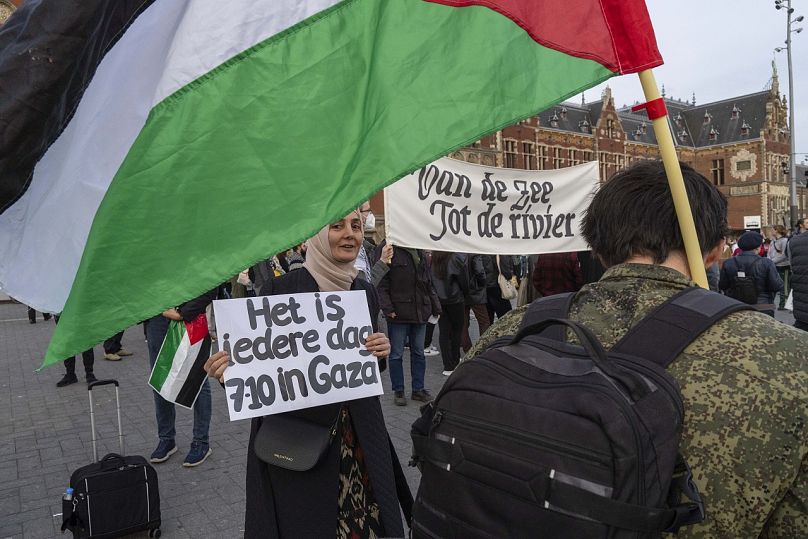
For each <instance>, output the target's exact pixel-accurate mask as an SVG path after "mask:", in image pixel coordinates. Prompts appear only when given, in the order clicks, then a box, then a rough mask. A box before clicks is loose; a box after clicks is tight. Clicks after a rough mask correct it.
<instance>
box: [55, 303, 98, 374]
mask: <svg viewBox="0 0 808 539" xmlns="http://www.w3.org/2000/svg"><path fill="white" fill-rule="evenodd" d="M53 320H54V321H55V322H56V323H57V324H58V323H59V315H58V314H57V315H56V316H54V317H53ZM81 359H82V361H84V372H85V373H86V374H90V373H91V372H93V363H95V353H94V352H93V349H92V348H90V349H89V350H85V351H84V352H82V353H81ZM64 364H65V371H67V374H76V356H72V357H69V358H67V359H65V361H64Z"/></svg>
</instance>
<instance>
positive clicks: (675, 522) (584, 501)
mask: <svg viewBox="0 0 808 539" xmlns="http://www.w3.org/2000/svg"><path fill="white" fill-rule="evenodd" d="M462 443H463V442H462V441H460V440H457V439H455V438H454V437H453V436H445V435H437V436H436V437H435V438H434V439H432V440H430V443H428V444H426V446H425V447H424V448H423V453H422V454H421V460H423V461H426V462H429V463H430V464H432V465H433V466H436V467H438V468H440V469H442V470H445V471H446V472H452V470H453V463H454V464H456V463H457V462H458V460H462V449H460V448H459V447H458V446H459V445H462ZM561 476H562V474H559V473H556V471H555V470H551V471H550V473H549V474H542V475H539V476H538V477H535V478H533V479H531V480H530V481H529V487H530V490H531V491H532V492H533V495H534V496H535V499H536V500H538V501H539V502H540V503H541V504H542V505H543V507H544V508H545V509H550V510H557V509H560V510H562V511H565V512H570V513H574V514H576V515H580V516H583V517H585V518H589V519H591V520H595V521H597V522H600V523H603V524H606V525H608V526H612V527H615V528H619V529H624V530H632V531H640V532H649V533H651V532H660V531H665V532H672V533H676V531H678V530H679V528H681V527H682V526H687V525H690V524H696V523H698V522H701V521H703V520H704V503H703V501H702V499H701V496H700V495H699V492H698V489H697V488H696V486H695V484H694V483H693V475H692V473H691V471H690V468H689V467H688V466H687V464H686V463H685V461H684V459H683V458H682V456H681V455H678V458H677V463H676V468H675V469H674V477H673V482H672V483H671V489H670V491H669V503H670V505H669V506H668V507H664V508H653V507H647V506H643V505H634V504H629V503H625V502H620V501H617V500H613V499H611V498H609V497H608V496H605V495H603V493H598V492H596V491H593V490H592V489H591V488H586V486H585V485H583V484H581V483H580V481H575V480H574V479H575V478H571V477H570V478H567V479H563V478H562V477H561ZM571 479H573V480H571ZM681 494H685V495H686V496H687V498H688V500H689V501H686V502H682V501H681V496H680V495H681ZM542 502H543V503H542Z"/></svg>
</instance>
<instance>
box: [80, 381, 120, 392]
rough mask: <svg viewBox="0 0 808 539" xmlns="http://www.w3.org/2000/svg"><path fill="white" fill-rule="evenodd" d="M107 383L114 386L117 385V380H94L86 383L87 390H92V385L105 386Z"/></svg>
mask: <svg viewBox="0 0 808 539" xmlns="http://www.w3.org/2000/svg"><path fill="white" fill-rule="evenodd" d="M109 384H115V387H118V385H119V384H118V380H96V381H95V382H93V383H91V384H88V385H87V391H92V390H93V388H94V387H98V386H106V385H109Z"/></svg>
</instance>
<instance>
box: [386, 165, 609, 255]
mask: <svg viewBox="0 0 808 539" xmlns="http://www.w3.org/2000/svg"><path fill="white" fill-rule="evenodd" d="M598 182H599V176H598V163H597V161H592V162H589V163H584V164H582V165H577V166H574V167H567V168H561V169H557V170H516V169H509V168H496V167H484V166H479V165H472V164H469V163H466V162H464V161H456V160H454V159H449V158H446V157H444V158H442V159H439V160H437V161H435V162H434V163H432V164H430V165H426V166H425V167H423V168H421V169H419V170H416V171H415V172H413V173H412V174H410V175H408V176H404V177H403V178H402V179H400V180H399V181H397V182H396V183H394V184H393V185H391V186H390V187H387V188H386V189H385V190H384V216H385V225H386V232H387V240H388V242H389V243H391V244H392V245H400V246H402V247H414V248H418V249H427V250H440V251H453V252H463V253H482V254H502V255H507V254H527V253H561V252H568V251H583V250H587V249H589V247H588V246H587V244H586V242H585V241H584V239H583V237H581V234H580V226H581V218H582V217H583V213H584V210H585V209H586V208H587V207H588V206H589V201H590V199H591V197H592V195H593V194H594V192H595V190H596V188H597V186H598Z"/></svg>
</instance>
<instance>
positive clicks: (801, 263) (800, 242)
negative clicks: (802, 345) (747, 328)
mask: <svg viewBox="0 0 808 539" xmlns="http://www.w3.org/2000/svg"><path fill="white" fill-rule="evenodd" d="M788 250H789V252H790V254H791V293H792V294H793V295H794V298H793V301H794V327H795V328H797V329H802V330H805V331H808V234H799V235H795V236H793V237H792V238H791V241H790V242H789V244H788Z"/></svg>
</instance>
